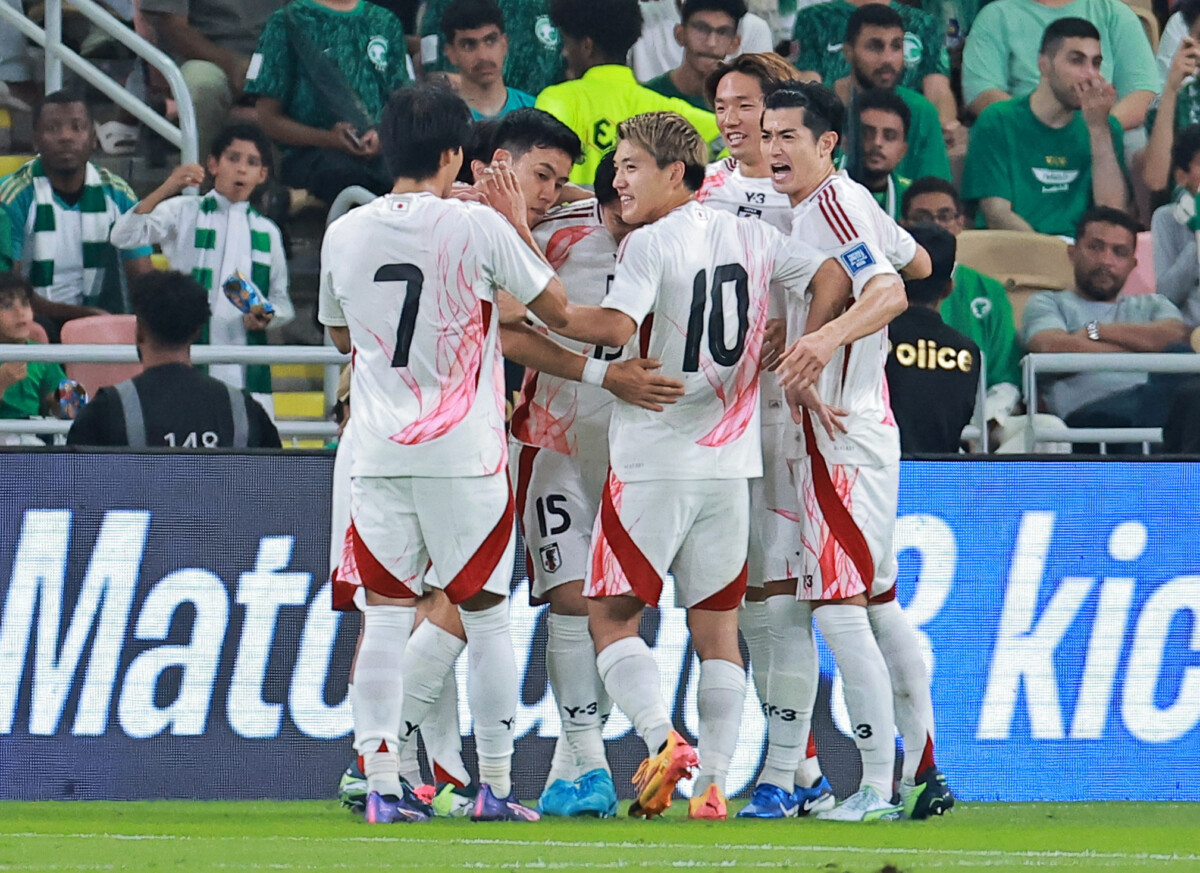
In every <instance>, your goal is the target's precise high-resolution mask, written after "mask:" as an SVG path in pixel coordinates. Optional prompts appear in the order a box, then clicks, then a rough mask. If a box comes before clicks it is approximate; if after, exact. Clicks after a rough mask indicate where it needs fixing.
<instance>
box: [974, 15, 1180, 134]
mask: <svg viewBox="0 0 1200 873" xmlns="http://www.w3.org/2000/svg"><path fill="white" fill-rule="evenodd" d="M1065 18H1073V19H1077V20H1084V21H1088V22H1090V23H1091V24H1092V27H1093V29H1095V30H1096V37H1095V38H1096V40H1097V41H1098V42H1099V43H1100V48H1099V49H1098V50H1097V51H1096V52H1095V53H1092V52H1087V53H1086V54H1085V55H1084V56H1083V57H1080V58H1078V60H1079V62H1080V63H1083V62H1084V61H1085V60H1086V61H1087V62H1089V63H1090V61H1091V60H1092V58H1093V55H1094V56H1095V59H1096V61H1097V62H1098V69H1099V72H1100V74H1101V75H1102V76H1103V77H1104V79H1105V80H1107V81H1110V82H1112V83H1113V85H1114V86H1115V90H1116V96H1117V100H1116V101H1115V105H1114V106H1113V109H1112V112H1113V115H1114V116H1115V117H1116V119H1117V121H1118V122H1119V123H1120V124H1121V126H1122V127H1123V128H1124V129H1125V130H1133V129H1134V128H1138V127H1141V125H1142V123H1143V122H1144V121H1145V120H1146V110H1147V109H1148V108H1149V106H1150V101H1151V100H1153V99H1154V95H1155V94H1157V93H1158V92H1159V90H1160V89H1161V87H1162V79H1161V77H1160V76H1159V72H1158V68H1157V67H1156V65H1155V62H1154V53H1153V51H1152V50H1151V48H1150V41H1149V40H1148V39H1147V38H1146V32H1145V30H1144V29H1143V28H1142V23H1141V21H1140V20H1139V19H1138V17H1137V15H1135V14H1134V12H1133V10H1132V9H1130V8H1129V6H1128V5H1126V4H1125V3H1123V2H1121V0H1071V2H1067V3H1060V2H1055V0H995V2H992V3H988V4H987V5H986V6H984V7H983V8H982V9H981V10H980V11H979V15H978V16H977V17H976V19H975V23H974V24H973V25H972V27H971V33H970V35H969V36H968V37H967V41H966V45H965V47H964V49H963V78H962V86H963V100H964V101H965V102H966V104H967V109H968V110H969V111H970V112H971V113H972V114H974V115H981V114H982V113H983V111H984V110H985V109H986V108H987V107H989V106H991V105H992V104H993V103H999V102H1001V101H1004V100H1009V99H1012V98H1020V97H1024V96H1026V95H1028V94H1030V93H1032V92H1033V91H1034V90H1036V89H1037V88H1038V87H1039V82H1041V81H1042V80H1043V79H1044V77H1045V70H1044V69H1043V68H1042V60H1041V59H1042V57H1043V56H1044V53H1045V45H1044V44H1042V45H1040V46H1039V40H1040V39H1041V34H1043V33H1045V32H1046V31H1047V28H1048V27H1049V26H1051V25H1052V24H1054V23H1056V22H1057V21H1060V20H1062V19H1065Z"/></svg>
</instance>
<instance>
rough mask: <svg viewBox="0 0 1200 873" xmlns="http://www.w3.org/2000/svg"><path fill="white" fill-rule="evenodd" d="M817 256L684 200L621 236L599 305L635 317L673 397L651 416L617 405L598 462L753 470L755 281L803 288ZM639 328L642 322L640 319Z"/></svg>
mask: <svg viewBox="0 0 1200 873" xmlns="http://www.w3.org/2000/svg"><path fill="white" fill-rule="evenodd" d="M821 261H822V258H821V256H820V255H819V254H818V253H817V252H815V251H813V250H812V249H810V248H809V247H808V246H806V245H804V244H802V243H797V242H795V241H790V240H788V238H787V237H785V236H783V234H781V233H779V232H778V231H776V230H775V229H774V228H772V227H769V226H768V225H767V224H765V223H764V222H760V221H740V220H738V219H737V218H735V217H734V216H732V215H730V214H729V213H726V212H718V211H714V210H712V209H709V208H708V207H706V206H702V205H701V204H699V203H696V202H694V201H693V202H689V203H687V204H685V205H683V206H681V207H679V208H678V209H676V210H674V211H673V212H671V213H670V214H669V215H667V216H665V217H664V218H661V219H659V220H658V221H656V222H654V223H653V224H649V225H647V226H645V227H642V228H639V229H638V230H635V231H633V233H631V234H630V235H629V236H627V237H626V238H625V240H624V242H623V243H622V244H621V250H620V253H619V255H618V257H617V272H616V276H615V278H614V279H613V284H612V290H611V291H610V292H609V294H608V296H607V297H605V298H604V303H603V304H602V305H603V306H605V307H606V308H609V309H616V310H619V311H621V312H624V313H625V314H626V315H628V316H629V317H630V318H632V319H633V320H634V321H635V322H636V323H637V324H639V325H643V322H644V321H645V320H646V319H647V318H648V317H649V316H651V315H652V316H653V321H652V322H651V327H650V332H649V341H648V343H647V347H646V348H644V349H643V353H644V354H646V355H648V356H649V357H653V358H658V359H659V360H660V361H662V375H664V376H667V377H669V378H673V379H679V380H680V381H682V382H683V386H684V394H683V397H681V398H680V399H679V401H678V402H677V403H673V404H671V405H669V406H667V407H665V409H664V410H663V411H662V412H650V411H649V410H645V409H641V408H639V407H636V406H632V405H630V404H627V403H617V404H616V406H615V407H614V409H613V415H612V425H611V427H610V428H609V457H610V463H611V466H612V470H613V472H614V473H615V474H616V476H617V478H618V479H619V480H620V481H622V482H636V481H645V480H651V479H740V478H755V477H758V476H761V475H762V449H761V444H760V438H759V424H760V417H759V407H758V370H759V361H760V359H761V357H762V341H763V328H764V325H765V324H766V321H767V297H768V291H767V286H768V285H769V284H770V283H771V282H772V281H776V282H782V283H783V284H784V285H786V286H787V288H788V289H791V291H792V293H795V294H797V295H798V294H800V293H801V292H802V290H803V289H804V288H806V287H807V286H808V283H809V281H810V280H811V278H812V275H813V273H814V272H815V271H816V269H817V267H819V266H820V264H821ZM643 327H644V325H643Z"/></svg>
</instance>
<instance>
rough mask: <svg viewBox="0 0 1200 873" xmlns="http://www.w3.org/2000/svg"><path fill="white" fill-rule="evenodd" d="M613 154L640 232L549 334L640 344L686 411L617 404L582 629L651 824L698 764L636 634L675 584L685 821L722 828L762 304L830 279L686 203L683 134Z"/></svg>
mask: <svg viewBox="0 0 1200 873" xmlns="http://www.w3.org/2000/svg"><path fill="white" fill-rule="evenodd" d="M619 138H620V142H619V144H618V146H617V153H616V162H617V174H616V182H615V187H616V189H617V192H618V193H619V195H620V201H621V217H622V219H623V220H624V221H625V222H626V223H627V224H635V225H645V226H643V227H639V229H638V230H635V231H634V232H633V233H631V234H630V235H629V236H627V237H626V238H625V241H624V242H623V243H622V247H621V250H620V253H619V255H618V259H617V268H616V273H615V276H614V279H613V283H612V288H611V290H610V291H609V293H608V294H607V296H606V297H605V298H604V300H603V302H602V303H601V305H600V306H599V307H572V315H571V318H570V320H569V322H568V324H567V326H566V327H564V328H559V329H558V332H559V333H561V334H563V335H565V336H570V337H573V338H575V339H577V340H579V341H581V342H590V343H596V344H598V345H603V346H606V347H614V348H615V347H619V346H622V345H624V344H625V343H626V342H628V341H629V340H630V339H631V338H632V337H633V336H634V334H635V333H636V332H637V331H638V329H639V327H640V328H641V329H642V332H643V342H644V344H645V347H646V348H647V349H648V353H649V354H650V355H652V356H653V357H654V358H656V359H657V360H660V361H661V362H662V366H663V375H665V376H669V377H673V378H678V379H680V380H681V381H682V382H683V384H684V396H683V399H682V400H681V401H680V402H679V403H676V404H674V405H671V406H668V407H666V408H665V409H664V410H663V411H662V412H650V411H647V410H645V409H640V408H637V407H634V406H632V405H630V404H626V403H620V404H617V405H616V407H615V409H614V410H613V413H612V424H611V426H610V429H609V441H610V444H609V456H610V471H609V476H608V481H607V484H606V485H605V489H604V494H603V496H602V502H601V508H600V514H599V520H598V522H597V525H596V531H595V534H594V536H593V540H592V553H591V566H590V568H589V571H588V578H587V582H586V585H585V593H586V595H587V596H588V597H589V598H591V602H590V603H589V608H588V615H589V626H590V629H591V633H592V638H593V640H594V641H595V645H596V650H597V652H598V655H597V666H598V668H599V672H600V676H601V678H602V679H603V680H604V686H605V688H606V690H607V691H608V693H609V695H610V696H611V697H612V699H613V701H614V702H615V703H616V704H617V705H618V706H620V708H621V710H622V711H623V712H625V714H626V715H628V716H629V718H630V720H631V721H632V722H633V725H634V727H635V729H636V730H637V731H638V733H639V734H640V735H641V737H642V738H643V740H645V742H646V745H647V748H648V750H649V753H650V755H649V757H648V758H647V759H646V760H645V761H643V763H642V765H641V766H640V767H639V768H638V771H637V774H636V775H635V777H634V783H635V785H636V786H637V789H638V797H637V800H636V801H635V802H634V804H633V806H632V807H631V809H630V813H631V815H637V816H644V817H647V818H649V817H652V816H656V815H659V814H661V813H662V812H663V811H664V810H666V808H667V807H668V806H670V803H671V794H672V792H673V790H674V787H675V785H676V783H677V782H678V781H679V779H681V778H683V777H684V776H686V775H687V774H688V773H690V772H691V771H692V769H693V768H694V767H695V766H696V764H697V754H696V750H695V749H693V748H692V747H691V746H690V745H689V744H688V743H687V742H686V741H685V740H684V738H683V737H682V736H681V735H680V734H679V733H678V732H676V731H675V730H674V729H673V727H672V723H671V717H670V711H669V709H668V707H667V705H666V703H665V702H664V701H663V698H662V694H661V686H660V683H659V675H658V667H657V665H656V663H655V661H654V657H653V655H652V654H651V652H650V650H649V648H648V647H647V645H646V643H645V642H644V641H643V640H642V639H641V637H639V636H638V633H637V630H638V622H639V620H640V617H641V614H642V611H643V609H644V607H645V606H646V605H651V606H653V605H656V604H657V603H658V599H659V594H660V592H661V590H662V584H663V580H664V578H665V577H666V574H667V573H668V572H672V573H673V574H674V576H675V585H676V588H677V595H676V599H677V602H679V603H680V604H682V605H683V606H685V607H686V608H687V609H688V624H689V628H690V630H691V633H692V642H693V645H694V646H695V648H696V652H697V654H698V656H699V658H700V679H699V692H698V700H697V703H698V708H699V714H700V732H699V733H700V737H699V753H700V754H699V763H700V766H701V769H700V771H699V774H698V777H697V780H696V782H695V784H694V786H693V796H692V798H691V800H690V802H689V809H688V814H689V816H690V817H692V818H701V819H724V818H725V816H726V804H725V798H724V793H723V792H724V780H725V776H726V773H727V771H728V768H729V762H730V760H731V758H732V756H733V753H734V749H735V746H736V742H737V733H738V727H739V723H740V721H741V715H742V706H743V701H744V697H745V685H746V676H745V671H744V669H743V667H742V661H741V656H740V655H739V654H738V643H737V607H738V604H739V603H740V601H741V599H742V595H743V593H744V591H745V584H746V565H745V561H746V549H747V541H748V539H749V522H750V516H749V487H748V480H749V479H752V478H756V477H758V476H760V475H761V474H762V454H761V447H760V435H759V399H758V371H759V366H760V363H761V354H762V346H763V333H764V330H765V327H766V322H767V314H768V313H767V309H768V290H767V289H768V285H769V283H770V282H772V281H777V282H781V283H782V284H784V285H785V286H786V287H787V288H789V289H791V290H792V291H793V293H799V292H800V291H801V290H802V289H803V288H805V287H806V286H807V285H808V284H809V282H810V281H812V280H814V274H815V275H816V279H815V281H817V282H818V283H821V282H824V281H826V280H827V277H829V276H830V275H831V273H837V268H836V267H835V266H834V265H833V264H824V265H823V264H822V263H821V258H820V256H819V255H817V253H816V252H813V251H812V250H810V249H809V248H808V247H807V246H805V245H803V244H802V243H797V242H795V241H788V240H787V238H786V237H784V236H783V235H782V234H780V233H778V232H777V231H775V230H774V229H773V228H771V227H769V226H768V225H767V224H765V223H764V222H754V221H739V220H738V219H737V218H735V217H734V216H733V215H729V214H728V213H725V212H717V211H713V210H711V209H709V208H707V207H705V206H702V205H701V204H699V203H697V202H695V195H696V192H697V191H698V190H699V188H700V186H701V184H702V183H703V180H704V171H705V158H706V150H705V145H704V141H703V140H702V139H701V138H700V136H699V134H697V133H696V131H695V129H694V128H692V127H691V125H690V124H688V123H687V121H686V120H685V119H684V118H683V117H681V116H679V115H677V114H675V113H671V112H653V113H647V114H644V115H640V116H635V117H634V118H631V119H629V120H627V121H625V122H622V124H621V125H620V127H619ZM861 275H862V276H863V277H864V278H865V277H866V276H867V275H868V273H867V272H866V271H864V272H863V273H862V274H861ZM651 315H653V319H652V320H651V318H650V317H651ZM647 326H648V331H647ZM815 405H816V406H817V407H818V410H819V411H821V412H822V413H823V414H824V413H825V410H824V409H823V407H821V406H820V404H815Z"/></svg>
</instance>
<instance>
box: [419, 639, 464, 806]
mask: <svg viewBox="0 0 1200 873" xmlns="http://www.w3.org/2000/svg"><path fill="white" fill-rule="evenodd" d="M451 636H452V635H451ZM421 739H423V740H424V741H425V752H426V754H427V755H429V767H430V769H431V770H433V781H434V782H453V783H454V784H456V785H459V786H463V785H469V784H470V782H471V774H470V773H468V772H467V765H466V764H464V763H463V759H462V728H461V726H460V725H459V723H458V677H457V676H456V675H455V673H454V669H453V668H451V669H450V670H449V671H448V672H447V673H446V677H445V678H444V679H443V680H442V691H441V693H440V694H438V698H437V702H435V703H434V704H433V707H432V708H431V709H430V710H429V715H427V716H426V717H425V721H423V722H421Z"/></svg>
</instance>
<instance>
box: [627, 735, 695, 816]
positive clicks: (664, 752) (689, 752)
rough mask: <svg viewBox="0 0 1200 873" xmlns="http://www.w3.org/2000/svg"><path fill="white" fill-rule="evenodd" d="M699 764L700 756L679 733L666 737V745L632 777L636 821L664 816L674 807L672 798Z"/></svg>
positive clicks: (631, 808) (632, 807) (633, 813)
mask: <svg viewBox="0 0 1200 873" xmlns="http://www.w3.org/2000/svg"><path fill="white" fill-rule="evenodd" d="M699 763H700V756H699V755H697V754H696V750H695V749H693V748H692V747H691V745H690V744H689V743H688V741H687V740H685V739H684V738H683V737H681V736H680V735H679V732H678V731H671V732H670V733H669V734H667V741H666V742H665V743H663V745H662V748H661V749H659V750H658V754H657V755H653V756H651V757H649V758H647V759H646V760H644V761H642V763H641V764H640V765H639V766H638V768H637V772H636V773H634V774H633V780H632V781H633V784H634V785H636V786H637V788H638V796H637V800H635V801H634V802H633V803H632V804H631V805H630V807H629V814H630V815H631V816H633V817H635V818H637V817H640V818H653V817H654V816H656V815H662V814H663V813H664V812H666V811H667V809H668V808H669V807H670V806H671V794H672V793H673V792H674V791H675V785H676V784H677V783H678V782H679V780H680V779H683V778H684V777H686V776H690V775H691V774H692V769H693V768H694V767H696V765H697V764H699Z"/></svg>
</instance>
